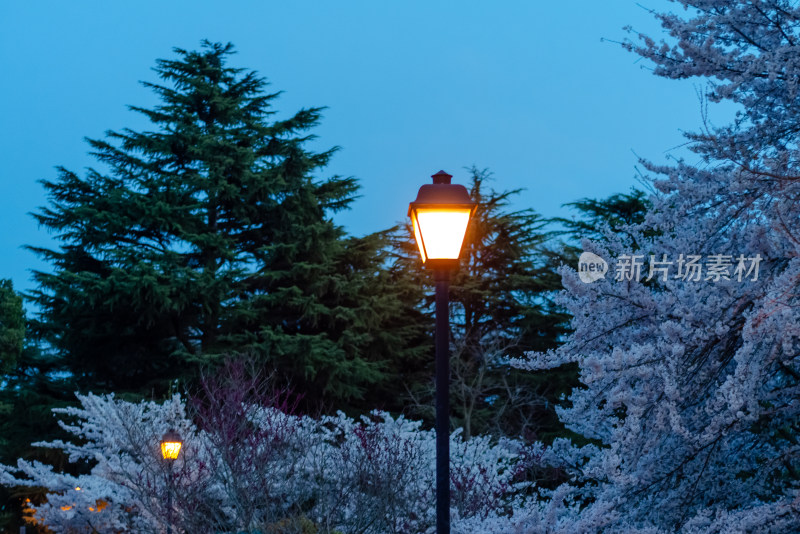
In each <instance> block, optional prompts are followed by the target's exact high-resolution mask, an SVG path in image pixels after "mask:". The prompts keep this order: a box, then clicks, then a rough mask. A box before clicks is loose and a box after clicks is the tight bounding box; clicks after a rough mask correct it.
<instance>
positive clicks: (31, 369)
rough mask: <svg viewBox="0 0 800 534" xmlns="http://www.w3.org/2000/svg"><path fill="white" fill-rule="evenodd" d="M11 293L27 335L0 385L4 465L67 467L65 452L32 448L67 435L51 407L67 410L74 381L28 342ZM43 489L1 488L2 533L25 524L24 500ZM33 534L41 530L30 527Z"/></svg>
mask: <svg viewBox="0 0 800 534" xmlns="http://www.w3.org/2000/svg"><path fill="white" fill-rule="evenodd" d="M4 288H7V289H8V293H6V294H5V298H6V299H7V300H6V303H8V302H9V301H10V302H13V303H14V305H13V307H12V308H13V316H14V317H15V318H16V317H19V318H20V319H21V320H22V322H23V327H22V337H21V338H19V339H20V341H19V342H18V343H17V342H15V347H19V348H20V350H19V351H18V352H17V354H16V358H15V360H14V365H13V367H11V366H7V367H6V370H5V372H4V374H3V377H2V385H1V386H0V463H2V464H5V465H14V464H16V460H17V458H25V459H28V460H38V461H42V462H46V463H49V464H51V465H59V466H66V464H67V462H66V459H65V458H64V457H63V455H62V453H61V452H60V451H55V450H53V449H46V448H38V447H31V446H30V444H31V442H32V441H38V440H52V439H57V438H61V437H63V431H62V430H61V428H60V427H59V426H58V425H57V423H56V419H55V418H54V417H53V414H52V409H53V408H58V407H63V406H66V405H67V404H68V403H70V402H72V400H73V399H74V395H73V393H72V392H73V391H74V383H73V382H72V380H71V377H70V376H69V375H68V373H66V372H65V368H64V367H63V366H62V365H61V362H60V360H59V359H58V358H53V357H50V356H48V355H47V354H45V353H43V352H42V351H41V350H40V348H39V346H38V344H37V343H36V341H35V340H33V339H30V338H26V337H25V336H24V332H25V324H24V321H25V315H24V312H23V310H22V305H21V303H22V300H21V297H20V296H18V295H16V294H14V293H13V291H11V284H10V283H8V284H4ZM43 496H44V493H43V491H40V490H37V489H36V488H24V487H20V488H8V487H0V503H4V504H2V505H0V530H2V531H3V532H6V531H8V532H12V531H13V532H16V531H17V530H18V528H19V526H21V525H22V524H23V523H22V520H21V509H22V505H23V502H24V499H26V498H30V499H32V500H39V501H41V499H42V498H43ZM28 531H29V532H39V531H38V530H36V529H33V530H32V529H31V528H30V527H29V530H28Z"/></svg>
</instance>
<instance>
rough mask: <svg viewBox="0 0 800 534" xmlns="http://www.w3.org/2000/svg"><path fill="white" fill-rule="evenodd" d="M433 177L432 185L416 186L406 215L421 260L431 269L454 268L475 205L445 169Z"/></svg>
mask: <svg viewBox="0 0 800 534" xmlns="http://www.w3.org/2000/svg"><path fill="white" fill-rule="evenodd" d="M432 178H433V183H432V184H426V185H423V186H422V187H420V188H419V193H417V199H416V200H415V201H414V202H412V203H411V204H410V205H409V206H408V215H409V217H411V224H412V225H413V226H414V238H415V239H416V241H417V246H418V247H419V253H420V256H422V263H423V264H424V265H425V266H426V267H428V268H432V269H447V270H450V269H455V268H456V267H457V266H458V257H459V256H460V255H461V246H462V245H463V243H464V235H466V233H467V225H468V224H469V219H470V217H472V214H473V213H474V212H475V206H476V204H475V202H473V201H472V199H471V198H470V197H469V192H467V188H466V187H464V186H463V185H457V184H451V183H450V179H451V178H452V176H450V175H449V174H447V173H446V172H444V171H439V172H437V173H436V174H434V175H433V176H432Z"/></svg>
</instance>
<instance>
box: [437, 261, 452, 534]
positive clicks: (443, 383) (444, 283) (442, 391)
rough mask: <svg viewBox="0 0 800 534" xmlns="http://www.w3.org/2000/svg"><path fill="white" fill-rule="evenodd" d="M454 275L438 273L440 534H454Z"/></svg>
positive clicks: (442, 271)
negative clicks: (451, 469)
mask: <svg viewBox="0 0 800 534" xmlns="http://www.w3.org/2000/svg"><path fill="white" fill-rule="evenodd" d="M449 291H450V272H449V271H446V270H444V269H439V270H437V271H436V534H450V402H449V393H450V310H449V297H450V295H449Z"/></svg>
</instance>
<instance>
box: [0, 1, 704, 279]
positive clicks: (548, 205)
mask: <svg viewBox="0 0 800 534" xmlns="http://www.w3.org/2000/svg"><path fill="white" fill-rule="evenodd" d="M645 4H646V5H647V7H652V8H656V9H664V8H665V7H666V8H668V7H670V4H669V3H668V2H666V1H665V0H651V1H650V2H649V3H648V2H647V0H645ZM626 25H632V26H633V27H634V28H636V29H641V30H646V31H647V32H650V33H651V34H655V35H657V34H658V32H659V27H658V25H657V23H656V22H655V21H654V19H653V18H652V16H651V15H649V14H648V13H647V12H646V11H645V10H644V9H643V8H642V7H640V6H639V5H637V3H636V2H634V1H633V0H604V1H598V0H573V1H571V2H538V1H532V0H527V1H523V0H520V1H497V2H487V1H463V0H462V1H457V2H456V1H452V2H445V1H435V0H427V1H402V2H401V1H389V0H383V1H376V0H371V1H367V0H365V1H347V0H340V1H338V2H331V1H322V0H320V1H316V2H311V1H297V0H295V1H280V2H278V1H229V2H224V3H223V2H211V1H201V0H192V1H173V0H170V1H163V0H162V1H150V0H138V1H136V2H109V1H107V0H104V1H88V0H81V1H79V2H65V1H11V0H4V1H0V66H2V83H0V121H2V128H0V147H1V148H0V150H2V157H0V278H8V277H10V278H11V279H12V280H13V281H14V285H15V287H16V288H17V289H23V290H28V289H31V287H32V286H31V282H30V278H29V276H30V274H29V271H30V269H47V266H46V265H45V264H43V263H41V262H40V261H39V260H38V259H37V258H36V256H34V255H33V254H32V253H30V252H27V251H25V250H23V249H22V248H21V247H22V246H23V245H25V244H33V245H52V238H51V237H50V236H49V235H48V234H47V233H46V231H45V230H43V229H40V228H38V227H37V225H36V223H35V221H34V220H33V218H32V217H31V216H30V215H29V213H30V212H31V211H35V210H36V209H37V208H38V207H39V206H42V205H44V204H45V203H46V197H45V195H44V191H43V188H42V187H41V185H40V184H39V183H38V180H40V179H43V178H46V179H52V178H54V177H55V175H56V173H55V170H54V167H56V166H57V165H63V166H65V167H67V168H68V169H70V170H74V171H78V172H79V173H82V172H83V171H82V169H84V168H86V167H88V166H91V165H93V164H94V162H93V160H92V159H91V157H90V156H88V154H87V145H86V144H85V142H84V141H83V138H84V137H95V138H96V137H102V136H103V134H104V132H105V131H106V130H119V129H122V128H125V127H131V128H134V129H143V128H147V124H146V123H145V121H144V119H143V118H142V117H140V116H139V115H137V114H135V113H133V112H131V111H128V109H127V107H126V106H127V105H131V104H133V105H139V106H145V107H147V106H151V105H153V104H154V103H155V97H154V96H153V95H152V94H151V93H150V92H149V91H148V90H147V89H145V88H143V87H142V86H141V85H140V84H139V83H138V81H139V80H149V81H155V76H154V73H153V72H152V70H151V68H152V67H153V65H154V64H155V63H154V62H155V60H156V59H157V58H165V57H173V54H172V48H173V47H181V48H188V49H193V48H197V47H198V46H199V44H200V41H201V40H202V39H209V40H211V41H223V42H227V41H230V42H232V43H234V45H235V46H236V47H237V50H238V54H237V55H236V56H234V57H233V58H232V62H231V63H232V64H233V65H235V66H239V67H245V68H249V69H254V70H256V71H258V72H259V73H260V74H261V75H263V76H265V77H266V78H267V79H268V80H269V81H270V82H271V84H272V85H271V89H272V90H281V91H284V93H283V95H282V97H281V98H280V99H279V100H278V101H277V109H278V111H279V117H281V116H288V115H290V114H292V113H294V112H295V111H297V110H298V109H299V108H301V107H310V106H327V107H328V109H327V111H326V112H325V116H324V119H323V122H322V124H321V126H320V127H319V128H317V129H316V132H315V133H316V135H317V136H318V139H317V140H316V141H315V144H314V145H313V146H314V148H318V149H323V148H328V147H330V146H333V145H338V146H340V147H341V151H340V152H339V153H338V154H337V155H336V156H335V157H334V159H333V162H332V164H331V165H330V167H329V172H330V174H342V175H347V176H354V177H356V178H358V180H359V181H360V183H361V185H362V190H361V193H362V197H361V198H360V199H358V200H357V201H356V202H355V203H354V205H353V208H352V209H351V210H350V211H349V212H347V213H344V214H341V215H337V217H336V220H337V222H339V223H340V224H342V225H344V226H345V227H346V228H347V229H348V231H350V232H352V233H354V234H365V233H369V232H372V231H376V230H381V229H385V228H388V227H390V226H392V225H393V224H395V223H396V222H398V221H401V220H403V219H404V218H405V216H406V211H407V208H408V202H410V201H411V200H413V199H414V197H415V196H416V191H417V189H418V188H419V186H420V185H422V184H423V183H428V182H429V176H430V175H431V174H433V173H435V172H436V171H438V170H440V169H444V170H445V171H447V172H449V173H451V174H453V175H454V176H455V178H454V181H455V182H461V183H464V182H465V181H466V179H467V173H466V171H465V170H464V167H467V166H471V165H473V164H474V165H476V166H478V167H481V168H484V167H485V168H489V169H490V170H492V171H493V172H494V176H495V181H494V183H493V186H494V187H495V188H497V189H501V190H502V189H511V188H520V187H521V188H525V191H524V192H523V193H522V194H521V195H520V196H519V197H518V199H517V201H516V207H518V208H529V207H530V208H534V209H535V210H537V211H538V212H540V213H542V214H544V215H547V216H552V215H567V214H568V211H567V210H565V209H563V208H561V205H562V204H564V203H566V202H571V201H574V200H577V199H580V198H585V197H592V198H600V197H605V196H608V195H611V194H613V193H618V192H627V191H628V190H629V189H630V188H631V187H632V186H633V185H635V184H636V182H635V175H636V170H635V167H636V163H637V158H636V155H635V154H638V155H640V156H643V157H646V158H649V159H653V160H656V161H663V159H664V158H665V156H666V154H667V153H669V151H670V150H671V149H673V148H675V147H676V146H678V145H680V144H682V143H683V138H682V136H681V130H684V131H686V130H689V131H691V130H696V129H697V128H698V127H699V126H700V124H701V114H700V104H699V101H698V98H697V95H696V90H697V86H696V84H694V83H692V82H676V81H669V80H663V79H659V78H656V77H655V76H653V75H652V73H651V72H650V71H649V70H647V68H646V65H644V64H643V62H640V61H637V58H636V57H635V56H633V55H632V54H629V53H627V52H625V51H624V50H622V48H621V47H620V46H619V45H617V44H614V43H613V42H601V38H606V39H610V40H612V41H613V40H621V39H622V38H624V37H625V35H626V33H625V32H624V30H623V29H622V28H623V26H626ZM643 67H644V68H643ZM634 153H635V154H634Z"/></svg>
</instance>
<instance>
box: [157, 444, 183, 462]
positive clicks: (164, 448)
mask: <svg viewBox="0 0 800 534" xmlns="http://www.w3.org/2000/svg"><path fill="white" fill-rule="evenodd" d="M181 445H183V444H182V443H181V442H180V441H162V442H161V455H162V456H163V457H164V459H165V460H176V459H177V458H178V453H179V452H181Z"/></svg>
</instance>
